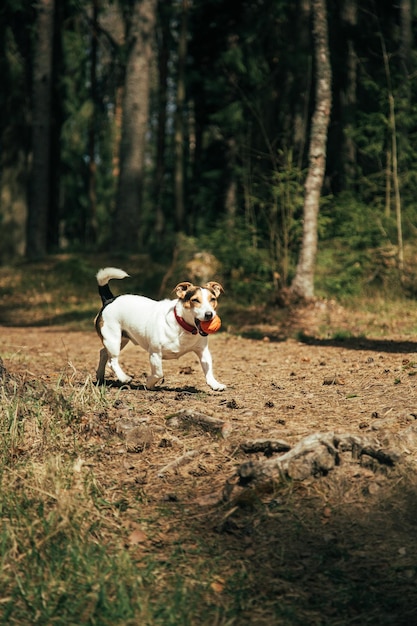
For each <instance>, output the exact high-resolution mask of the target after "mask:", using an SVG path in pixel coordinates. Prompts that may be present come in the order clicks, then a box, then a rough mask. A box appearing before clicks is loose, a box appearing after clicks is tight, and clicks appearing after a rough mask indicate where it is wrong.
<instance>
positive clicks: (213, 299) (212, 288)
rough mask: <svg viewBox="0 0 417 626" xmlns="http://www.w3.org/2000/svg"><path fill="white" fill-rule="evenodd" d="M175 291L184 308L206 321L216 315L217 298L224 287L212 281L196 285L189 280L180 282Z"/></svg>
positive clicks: (198, 318)
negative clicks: (201, 285)
mask: <svg viewBox="0 0 417 626" xmlns="http://www.w3.org/2000/svg"><path fill="white" fill-rule="evenodd" d="M174 291H175V293H176V294H177V297H178V299H179V300H181V302H182V305H183V307H184V309H185V310H186V311H190V312H191V313H192V315H193V317H194V319H196V320H199V321H200V322H206V321H209V320H211V319H212V318H213V317H214V316H215V315H216V309H217V299H218V297H219V296H220V294H221V293H223V291H224V289H223V287H222V286H221V284H220V283H216V282H213V281H210V282H209V283H206V284H205V285H204V287H196V286H195V285H193V284H192V283H187V282H185V283H179V284H178V285H177V286H176V287H175V289H174Z"/></svg>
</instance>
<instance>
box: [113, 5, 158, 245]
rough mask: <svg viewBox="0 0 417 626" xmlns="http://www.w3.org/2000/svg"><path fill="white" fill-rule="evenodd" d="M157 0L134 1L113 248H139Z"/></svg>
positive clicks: (125, 85)
mask: <svg viewBox="0 0 417 626" xmlns="http://www.w3.org/2000/svg"><path fill="white" fill-rule="evenodd" d="M155 20H156V0H135V2H134V5H133V8H132V17H131V24H130V31H129V36H128V39H127V42H126V47H127V50H128V59H127V65H126V76H125V84H124V99H123V118H122V137H121V142H120V176H119V186H118V194H117V206H116V215H115V218H116V219H115V227H114V244H115V247H116V249H118V250H124V251H125V252H135V251H137V250H138V247H139V241H140V237H139V233H140V219H141V204H142V184H143V174H144V155H145V145H146V130H147V127H148V117H149V91H150V78H151V62H152V58H153V54H154V28H155Z"/></svg>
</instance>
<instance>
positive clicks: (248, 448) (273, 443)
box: [240, 439, 291, 456]
mask: <svg viewBox="0 0 417 626" xmlns="http://www.w3.org/2000/svg"><path fill="white" fill-rule="evenodd" d="M240 447H241V448H242V450H243V452H246V453H247V454H253V453H256V452H262V453H263V454H265V456H272V455H273V454H274V453H277V452H287V451H288V450H291V446H290V444H289V443H287V442H286V441H281V440H280V439H249V440H248V441H243V442H242V443H241V444H240Z"/></svg>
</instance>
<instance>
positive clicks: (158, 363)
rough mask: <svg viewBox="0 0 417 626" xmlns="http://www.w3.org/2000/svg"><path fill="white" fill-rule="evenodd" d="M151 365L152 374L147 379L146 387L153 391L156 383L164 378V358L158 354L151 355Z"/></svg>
mask: <svg viewBox="0 0 417 626" xmlns="http://www.w3.org/2000/svg"><path fill="white" fill-rule="evenodd" d="M149 363H150V364H151V374H150V375H149V376H148V378H147V379H146V386H147V388H148V389H153V387H155V385H156V383H158V382H159V381H161V380H162V379H163V378H164V371H163V369H162V356H161V355H160V354H159V353H158V352H152V353H151V354H150V355H149Z"/></svg>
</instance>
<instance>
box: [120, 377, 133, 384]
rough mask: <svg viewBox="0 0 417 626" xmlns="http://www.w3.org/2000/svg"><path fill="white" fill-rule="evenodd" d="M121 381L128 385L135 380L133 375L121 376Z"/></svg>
mask: <svg viewBox="0 0 417 626" xmlns="http://www.w3.org/2000/svg"><path fill="white" fill-rule="evenodd" d="M118 378H119V381H120V382H121V383H122V384H123V385H128V384H129V383H131V382H132V380H133V376H127V375H126V376H119V377H118Z"/></svg>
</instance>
